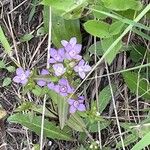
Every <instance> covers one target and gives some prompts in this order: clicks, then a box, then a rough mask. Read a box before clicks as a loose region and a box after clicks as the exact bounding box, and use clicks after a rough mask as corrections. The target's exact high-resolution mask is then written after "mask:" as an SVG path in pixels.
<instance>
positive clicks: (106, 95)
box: [99, 85, 116, 114]
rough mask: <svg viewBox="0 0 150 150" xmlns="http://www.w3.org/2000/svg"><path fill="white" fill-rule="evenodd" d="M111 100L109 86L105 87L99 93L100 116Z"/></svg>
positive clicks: (114, 88) (114, 90) (113, 86)
mask: <svg viewBox="0 0 150 150" xmlns="http://www.w3.org/2000/svg"><path fill="white" fill-rule="evenodd" d="M112 89H113V92H114V93H115V92H116V86H115V85H112ZM111 98H112V95H111V91H110V86H109V85H108V86H106V87H105V88H104V89H103V90H102V91H100V93H99V113H100V114H101V113H102V112H103V110H104V109H105V108H106V106H107V105H108V104H109V103H110V100H111Z"/></svg>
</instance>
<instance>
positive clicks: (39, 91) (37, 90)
mask: <svg viewBox="0 0 150 150" xmlns="http://www.w3.org/2000/svg"><path fill="white" fill-rule="evenodd" d="M32 93H33V94H34V95H36V96H41V95H42V88H41V87H39V86H38V85H36V86H35V88H34V89H33V90H32Z"/></svg>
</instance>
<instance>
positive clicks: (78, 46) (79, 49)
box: [73, 44, 82, 54]
mask: <svg viewBox="0 0 150 150" xmlns="http://www.w3.org/2000/svg"><path fill="white" fill-rule="evenodd" d="M73 49H74V50H75V51H76V53H78V54H79V53H80V52H81V49H82V45H81V44H76V45H75V46H74V47H73Z"/></svg>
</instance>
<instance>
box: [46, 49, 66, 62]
mask: <svg viewBox="0 0 150 150" xmlns="http://www.w3.org/2000/svg"><path fill="white" fill-rule="evenodd" d="M50 56H51V57H52V58H50V59H49V63H51V64H53V63H56V62H63V60H64V57H65V50H64V48H60V49H58V50H56V49H54V48H51V49H50Z"/></svg>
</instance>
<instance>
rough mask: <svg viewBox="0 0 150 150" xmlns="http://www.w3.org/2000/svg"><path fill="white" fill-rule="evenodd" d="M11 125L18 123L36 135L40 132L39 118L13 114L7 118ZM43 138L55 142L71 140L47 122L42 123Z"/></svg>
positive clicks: (67, 135)
mask: <svg viewBox="0 0 150 150" xmlns="http://www.w3.org/2000/svg"><path fill="white" fill-rule="evenodd" d="M8 121H9V122H11V123H19V124H21V125H23V126H25V127H27V128H29V129H30V130H32V131H34V132H35V133H37V134H40V132H41V117H39V116H34V118H32V117H31V115H30V114H29V113H28V114H14V115H12V116H10V117H9V118H8ZM44 136H45V137H49V138H52V139H57V140H66V141H70V140H73V139H72V137H71V136H70V135H69V134H67V133H66V132H64V131H62V130H60V129H59V128H58V127H57V126H56V125H55V124H54V123H52V122H49V121H48V120H45V121H44Z"/></svg>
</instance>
